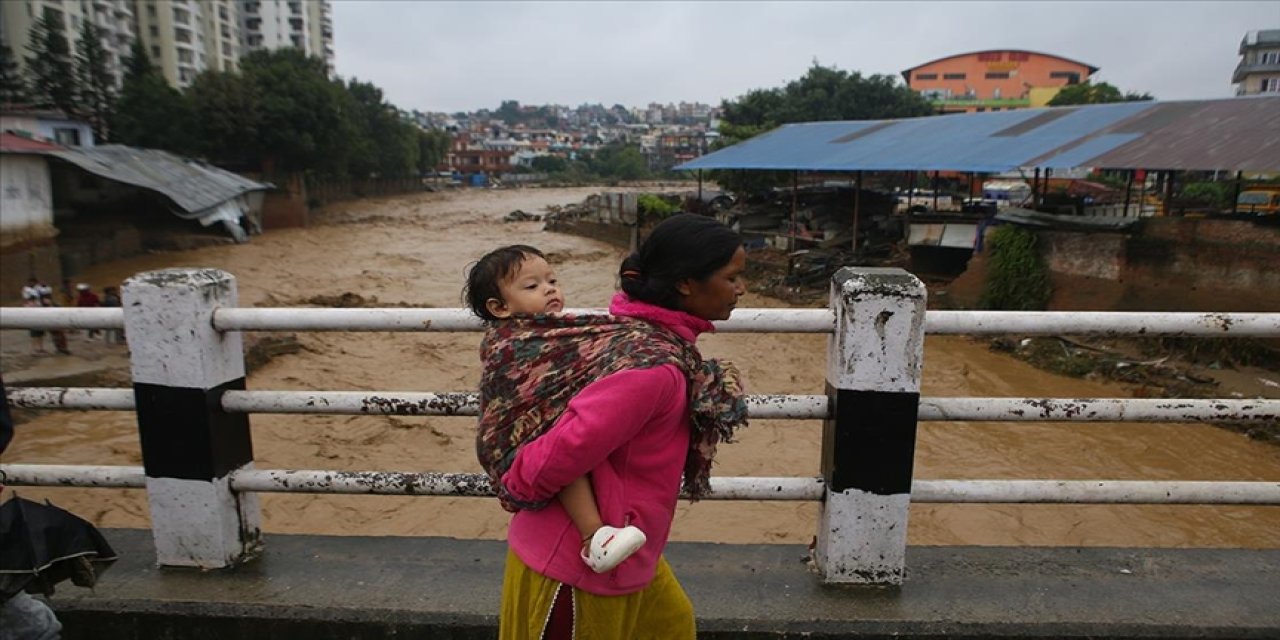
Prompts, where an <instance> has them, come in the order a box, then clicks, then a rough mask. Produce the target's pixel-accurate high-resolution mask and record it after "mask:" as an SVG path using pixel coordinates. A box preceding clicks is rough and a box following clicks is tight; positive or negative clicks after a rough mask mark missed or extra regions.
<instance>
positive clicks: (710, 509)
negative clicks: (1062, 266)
mask: <svg viewBox="0 0 1280 640" xmlns="http://www.w3.org/2000/svg"><path fill="white" fill-rule="evenodd" d="M592 192H593V190H589V189H527V190H511V191H499V190H474V191H460V192H448V193H437V194H416V195H412V196H405V197H396V198H385V199H375V200H364V201H359V202H354V203H346V204H343V205H338V206H335V207H333V208H331V209H330V210H329V211H327V212H326V213H325V214H324V215H323V216H320V217H319V219H318V221H316V222H314V223H313V224H312V226H310V227H308V228H305V229H291V230H282V231H273V232H270V233H268V234H266V235H264V236H259V237H255V238H254V239H253V241H252V242H251V243H249V244H245V245H239V246H222V247H212V248H204V249H199V250H193V251H184V252H174V253H159V254H151V255H146V256H141V257H138V258H135V259H130V260H124V261H119V262H114V263H110V264H105V265H98V266H95V267H94V268H93V269H92V270H91V271H90V272H89V273H86V274H83V275H82V276H81V277H80V278H79V279H83V280H85V281H88V282H92V283H95V284H98V285H99V286H100V285H102V284H106V283H111V282H120V281H122V280H123V279H124V278H126V277H128V276H131V275H133V274H135V273H138V272H140V271H145V270H149V269H157V268H166V267H178V266H189V267H216V268H220V269H225V270H227V271H229V272H231V273H232V274H234V275H235V276H236V277H237V280H238V284H239V291H240V300H241V304H242V305H246V306H249V305H255V304H258V305H269V306H289V305H299V304H301V301H302V300H305V299H307V298H309V297H312V296H316V295H331V296H336V295H341V294H342V293H345V292H352V293H357V294H359V295H361V296H363V297H365V298H366V299H368V298H371V297H376V298H377V300H378V302H379V303H384V304H399V303H407V304H413V305H423V306H435V307H459V306H461V301H460V289H461V283H462V278H463V272H464V269H465V267H466V265H467V264H468V263H469V262H470V261H472V260H474V259H475V258H477V257H478V256H479V255H480V254H481V253H483V252H484V251H486V250H488V249H490V248H492V247H495V246H498V245H502V244H510V243H517V242H518V243H527V244H533V245H535V246H538V247H540V248H542V249H543V250H544V251H547V252H549V253H550V254H551V256H552V262H553V263H554V264H556V266H557V268H558V269H559V271H560V274H561V281H562V283H564V286H565V289H566V294H567V297H568V301H569V305H570V306H583V307H594V306H604V305H605V304H606V303H607V300H608V298H609V296H610V294H611V292H612V290H613V284H614V282H613V274H614V273H615V272H616V268H617V265H618V263H619V260H620V259H621V257H622V253H621V251H620V250H618V249H615V248H614V247H612V246H610V245H607V244H604V243H602V242H597V241H593V240H587V239H583V238H579V237H575V236H569V235H560V234H556V233H550V232H545V231H542V224H541V223H539V222H520V223H509V224H508V223H503V222H501V218H502V216H504V215H505V214H507V213H508V212H510V211H512V210H514V209H522V210H524V211H529V212H538V211H541V210H542V208H543V207H545V206H546V205H550V204H568V203H572V202H578V201H581V200H582V199H583V198H584V197H586V196H587V195H589V194H590V193H592ZM742 306H744V307H778V306H783V304H782V303H780V302H778V301H776V300H773V299H770V298H766V297H763V296H759V295H756V294H749V295H748V297H747V299H746V300H745V301H744V302H743V304H742ZM6 333H12V332H6ZM298 338H299V341H300V342H301V345H302V347H303V348H302V350H301V351H299V352H298V353H295V354H290V355H285V356H281V357H278V358H276V359H275V360H273V361H272V362H271V363H269V364H268V365H266V366H265V367H263V368H262V369H260V370H258V371H256V372H254V373H253V375H251V376H250V379H249V382H248V384H249V387H250V388H252V389H279V390H324V389H327V390H385V391H471V390H474V388H475V387H476V384H477V382H478V379H479V366H478V365H479V363H478V357H477V351H476V347H477V344H478V341H479V335H478V334H475V333H461V334H396V333H342V332H339V333H314V334H299V336H298ZM10 340H12V338H10ZM72 346H73V349H75V348H76V345H75V341H74V340H73V345H72ZM703 351H704V353H705V354H706V355H708V356H716V357H724V358H728V359H731V360H733V361H735V362H736V363H737V364H738V365H739V366H740V367H741V368H742V369H743V371H744V372H745V374H746V376H747V379H748V383H749V385H750V388H749V391H750V392H752V393H784V394H817V393H822V390H823V361H824V358H825V338H824V337H823V336H816V335H785V334H771V335H749V334H731V335H722V336H710V337H708V338H706V339H705V340H704V342H703ZM118 357H121V356H118ZM10 370H12V369H11V368H10ZM11 384H12V383H11ZM1127 391H1128V390H1127V389H1125V388H1123V387H1120V386H1117V385H1114V384H1108V383H1100V382H1093V381H1087V380H1079V379H1071V378H1065V377H1062V376H1057V375H1054V374H1050V373H1046V372H1043V371H1040V370H1037V369H1034V368H1032V367H1030V366H1029V365H1027V364H1025V363H1023V362H1020V361H1017V360H1015V359H1012V358H1010V357H1008V356H1005V355H1001V354H997V353H993V352H991V351H989V350H988V349H987V348H986V347H985V346H984V345H983V344H982V343H980V342H977V341H975V340H972V339H969V338H965V337H959V336H931V337H929V338H928V339H927V340H926V343H925V368H924V383H923V394H924V395H929V396H1034V397H1118V396H1127V395H1128V393H1127ZM133 419H134V418H133V414H132V413H128V412H66V411H61V412H52V411H50V412H39V413H38V414H36V415H35V417H34V418H32V419H31V420H30V421H28V422H26V423H24V424H23V425H21V428H20V431H19V434H18V438H17V439H16V441H15V442H14V444H13V445H12V446H11V448H10V450H9V451H8V452H6V454H5V456H4V458H5V459H4V461H5V462H7V463H37V464H98V465H138V464H141V456H140V454H139V448H138V439H137V435H136V432H135V426H134V423H133ZM251 423H252V433H253V439H254V450H255V458H256V460H255V464H256V466H257V467H258V468H263V469H267V468H300V469H334V470H352V471H354V470H391V471H414V472H417V471H455V472H456V471H463V472H477V471H479V467H478V465H477V464H476V462H475V454H474V448H473V445H472V428H473V424H474V418H443V417H369V416H302V415H254V416H252V418H251ZM820 434H821V425H820V424H819V423H817V422H811V421H794V420H758V421H756V422H755V424H753V425H752V426H751V427H750V428H749V429H748V430H747V431H746V432H744V433H743V434H742V437H741V439H740V441H739V442H738V443H736V444H731V445H726V446H724V447H722V449H721V455H720V457H719V458H718V463H717V466H716V473H717V474H720V475H743V476H815V475H817V474H818V452H819V446H820ZM916 477H918V478H922V479H935V478H936V479H942V478H950V479H1015V478H1026V479H1121V480H1140V479H1142V480H1247V481H1270V482H1276V481H1280V448H1277V447H1274V446H1268V445H1266V444H1263V443H1259V442H1254V441H1250V440H1249V439H1247V438H1246V437H1244V436H1242V435H1239V434H1236V433H1231V432H1228V431H1226V430H1222V429H1218V428H1214V427H1211V426H1206V425H1194V424H1138V423H1134V424H1124V423H1115V424H1112V423H1052V424H1049V423H1022V424H1019V423H955V422H953V423H922V424H921V425H920V436H919V443H918V446H917V453H916ZM13 490H14V491H16V492H18V493H20V494H21V495H23V496H25V497H28V498H33V499H43V498H49V499H50V500H52V501H54V502H55V503H56V504H59V505H61V506H63V507H65V508H68V509H70V510H71V511H73V512H75V513H78V514H80V515H82V516H84V517H86V518H88V519H90V520H91V521H93V522H94V523H96V524H98V525H100V526H107V527H147V526H149V524H150V523H149V518H148V512H147V505H146V497H145V494H144V492H143V491H141V490H114V489H71V488H35V487H21V488H14V489H13ZM261 500H262V513H263V528H264V529H265V530H266V531H267V532H270V533H316V534H336V535H413V536H421V535H436V536H454V537H462V538H500V537H502V536H503V535H504V531H505V527H506V523H507V514H506V513H504V512H503V511H502V510H501V509H500V508H499V507H498V506H497V504H496V503H495V502H494V501H493V500H490V499H478V498H445V497H388V496H338V495H320V494H317V495H310V494H262V496H261ZM816 517H817V506H816V505H815V504H811V503H800V502H717V501H708V502H702V503H698V504H694V505H688V504H685V503H682V506H681V508H680V512H679V515H678V517H677V519H676V523H675V528H674V531H673V538H674V539H675V540H699V541H720V542H733V543H752V542H764V543H787V544H806V543H808V542H809V541H810V540H811V539H812V537H813V535H814V532H815V528H816ZM909 540H910V542H911V543H912V544H923V545H929V544H944V545H945V544H972V545H1084V546H1160V547H1280V508H1278V507H1238V506H1160V505H980V504H966V505H934V504H917V505H913V507H912V510H911V521H910V535H909ZM797 558H799V557H798V556H797Z"/></svg>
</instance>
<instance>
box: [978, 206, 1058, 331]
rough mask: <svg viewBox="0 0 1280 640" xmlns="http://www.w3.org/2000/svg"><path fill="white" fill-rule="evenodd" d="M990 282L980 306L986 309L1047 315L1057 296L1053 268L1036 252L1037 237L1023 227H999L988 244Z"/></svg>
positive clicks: (984, 288) (985, 286)
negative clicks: (1051, 274)
mask: <svg viewBox="0 0 1280 640" xmlns="http://www.w3.org/2000/svg"><path fill="white" fill-rule="evenodd" d="M988 246H989V247H990V249H989V250H990V252H991V259H990V263H989V264H988V267H987V281H986V283H984V285H983V289H982V297H981V298H979V300H978V304H979V306H981V307H982V308H983V309H996V310H1003V311H1043V310H1044V309H1045V307H1047V306H1048V305H1049V294H1050V293H1052V292H1053V288H1052V285H1051V284H1050V283H1049V267H1048V265H1046V264H1045V261H1044V257H1043V256H1041V255H1040V252H1039V251H1038V250H1037V249H1036V235H1035V234H1034V233H1032V232H1031V231H1028V230H1026V229H1023V228H1021V227H1015V226H1012V225H1005V226H1001V227H997V228H996V230H995V231H994V232H992V234H991V241H990V243H989V244H988Z"/></svg>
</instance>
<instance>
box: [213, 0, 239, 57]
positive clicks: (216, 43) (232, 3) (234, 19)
mask: <svg viewBox="0 0 1280 640" xmlns="http://www.w3.org/2000/svg"><path fill="white" fill-rule="evenodd" d="M204 3H205V7H204V11H205V16H204V18H205V19H204V46H205V61H206V62H207V63H208V68H210V69H213V70H214V71H235V70H236V69H238V68H239V67H240V7H239V6H238V5H236V0H204Z"/></svg>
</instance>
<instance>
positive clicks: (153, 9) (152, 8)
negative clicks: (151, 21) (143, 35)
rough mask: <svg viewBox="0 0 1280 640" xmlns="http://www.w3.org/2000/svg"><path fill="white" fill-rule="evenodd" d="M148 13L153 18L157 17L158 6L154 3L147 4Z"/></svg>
mask: <svg viewBox="0 0 1280 640" xmlns="http://www.w3.org/2000/svg"><path fill="white" fill-rule="evenodd" d="M147 15H148V16H149V17H152V18H154V17H156V6H155V5H154V4H149V5H147Z"/></svg>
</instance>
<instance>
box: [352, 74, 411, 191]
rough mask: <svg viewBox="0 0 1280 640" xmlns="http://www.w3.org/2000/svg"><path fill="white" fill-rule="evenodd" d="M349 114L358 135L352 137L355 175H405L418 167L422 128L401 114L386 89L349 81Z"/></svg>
mask: <svg viewBox="0 0 1280 640" xmlns="http://www.w3.org/2000/svg"><path fill="white" fill-rule="evenodd" d="M346 92H347V97H348V104H349V108H350V112H349V116H350V118H351V125H352V127H353V129H352V130H353V132H354V133H355V138H354V139H353V140H351V145H352V158H351V173H352V175H353V176H355V177H360V178H363V177H367V176H369V175H374V174H376V175H378V176H381V177H397V178H398V177H404V176H409V175H413V174H414V173H416V172H417V170H418V159H419V156H420V151H419V144H418V134H417V132H418V130H417V127H416V126H414V125H411V124H409V123H408V122H405V120H404V119H403V118H401V117H400V112H399V110H398V109H396V107H395V106H394V105H392V104H390V103H388V102H387V101H386V100H385V99H384V98H383V95H382V90H381V89H379V88H378V87H376V86H374V85H373V84H371V83H368V82H360V81H358V80H351V81H350V82H348V83H347V85H346Z"/></svg>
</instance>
